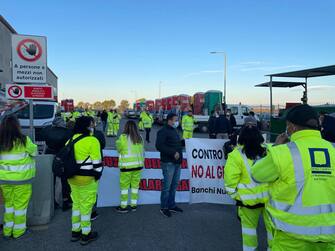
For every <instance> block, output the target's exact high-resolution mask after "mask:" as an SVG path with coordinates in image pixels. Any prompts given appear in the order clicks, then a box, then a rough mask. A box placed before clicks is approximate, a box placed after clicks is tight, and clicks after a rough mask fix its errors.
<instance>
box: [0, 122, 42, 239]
mask: <svg viewBox="0 0 335 251" xmlns="http://www.w3.org/2000/svg"><path fill="white" fill-rule="evenodd" d="M36 155H37V146H36V145H35V144H33V143H32V141H31V140H30V138H29V137H27V136H25V135H23V134H22V133H21V129H20V124H19V121H18V120H17V118H16V117H14V116H9V117H6V118H4V120H3V121H2V123H1V127H0V184H1V185H0V190H1V192H2V195H3V198H4V202H5V213H4V227H3V235H4V237H5V238H6V239H9V238H11V237H14V238H19V237H21V236H22V235H24V234H25V233H26V229H27V227H26V219H27V208H28V204H29V201H30V198H31V194H32V180H33V178H34V177H35V172H36V169H35V160H34V156H36Z"/></svg>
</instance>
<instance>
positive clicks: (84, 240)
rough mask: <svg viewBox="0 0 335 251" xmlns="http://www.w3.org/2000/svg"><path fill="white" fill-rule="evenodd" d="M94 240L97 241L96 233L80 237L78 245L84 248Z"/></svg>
mask: <svg viewBox="0 0 335 251" xmlns="http://www.w3.org/2000/svg"><path fill="white" fill-rule="evenodd" d="M96 239H98V233H97V232H92V231H91V232H90V233H89V234H88V235H84V234H82V235H81V240H80V244H81V245H83V246H85V245H87V244H88V243H90V242H92V241H95V240H96Z"/></svg>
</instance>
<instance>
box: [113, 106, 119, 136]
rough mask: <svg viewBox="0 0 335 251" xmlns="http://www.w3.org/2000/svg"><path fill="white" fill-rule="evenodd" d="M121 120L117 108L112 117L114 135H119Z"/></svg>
mask: <svg viewBox="0 0 335 251" xmlns="http://www.w3.org/2000/svg"><path fill="white" fill-rule="evenodd" d="M120 120H121V115H120V114H119V113H118V112H117V110H116V109H115V110H114V111H113V119H112V121H113V122H112V124H113V133H112V136H115V137H116V136H117V134H118V132H119V129H120Z"/></svg>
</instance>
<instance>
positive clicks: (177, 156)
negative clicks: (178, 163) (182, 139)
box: [174, 152, 180, 160]
mask: <svg viewBox="0 0 335 251" xmlns="http://www.w3.org/2000/svg"><path fill="white" fill-rule="evenodd" d="M174 158H175V159H176V160H179V158H180V154H179V153H178V152H176V153H175V154H174Z"/></svg>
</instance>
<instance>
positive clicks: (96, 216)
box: [91, 211, 99, 221]
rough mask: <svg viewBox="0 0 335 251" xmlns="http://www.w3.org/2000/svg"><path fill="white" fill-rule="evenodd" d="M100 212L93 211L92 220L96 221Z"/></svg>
mask: <svg viewBox="0 0 335 251" xmlns="http://www.w3.org/2000/svg"><path fill="white" fill-rule="evenodd" d="M98 216H99V214H98V212H97V211H93V212H92V213H91V221H95V220H96V219H97V218H98Z"/></svg>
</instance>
